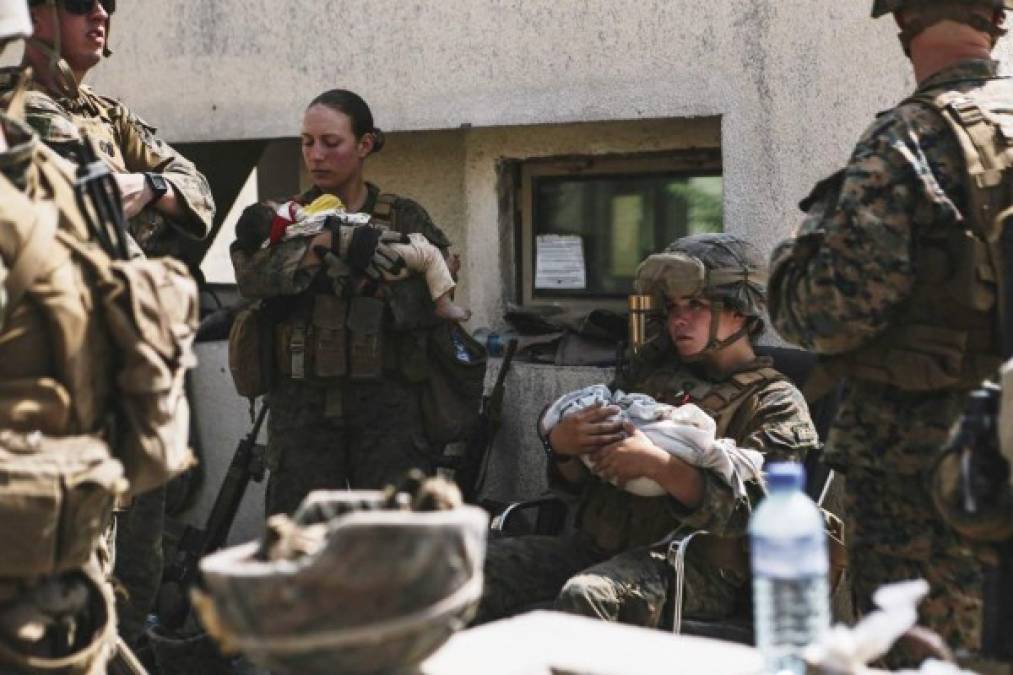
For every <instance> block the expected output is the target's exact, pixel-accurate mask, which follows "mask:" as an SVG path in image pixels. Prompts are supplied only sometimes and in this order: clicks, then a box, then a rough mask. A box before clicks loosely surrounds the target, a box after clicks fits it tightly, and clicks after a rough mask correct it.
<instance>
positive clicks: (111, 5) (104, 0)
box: [28, 0, 116, 16]
mask: <svg viewBox="0 0 1013 675" xmlns="http://www.w3.org/2000/svg"><path fill="white" fill-rule="evenodd" d="M96 2H97V3H98V4H100V5H102V9H104V10H105V11H106V14H112V13H113V12H115V11H116V0H57V4H58V5H60V6H61V7H63V9H64V11H66V12H70V13H71V14H78V15H80V16H84V15H86V14H91V12H92V10H94V9H95V3H96ZM28 4H30V5H41V4H43V0H32V1H31V2H29V3H28Z"/></svg>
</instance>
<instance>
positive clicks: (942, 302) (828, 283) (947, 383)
mask: <svg viewBox="0 0 1013 675" xmlns="http://www.w3.org/2000/svg"><path fill="white" fill-rule="evenodd" d="M1010 6H1013V5H1011V4H1010V2H1009V0H1005V2H1004V1H1003V0H964V1H960V2H958V1H948V2H943V1H929V0H925V1H923V2H905V1H904V0H877V1H876V2H875V5H874V8H873V16H874V17H878V16H880V15H882V14H885V13H887V12H890V11H892V12H894V17H895V18H896V20H897V23H898V25H899V26H900V27H901V30H902V32H901V34H900V38H901V41H902V43H903V46H904V48H905V52H906V53H908V54H909V55H910V57H911V60H912V63H913V66H914V70H915V75H916V78H917V80H918V88H917V91H916V92H915V95H914V96H913V97H911V98H908V99H906V100H905V101H903V102H902V103H901V104H900V105H898V106H897V107H896V108H894V109H892V110H889V111H887V112H884V113H882V114H880V115H879V116H878V117H877V118H876V120H875V121H874V122H873V123H872V125H871V126H870V127H869V128H868V129H867V130H866V132H865V133H864V134H863V136H862V138H861V139H860V140H859V142H858V145H857V146H856V147H855V150H854V152H853V153H852V156H851V159H850V161H849V162H848V165H847V166H846V167H845V169H843V170H842V171H841V172H839V173H838V174H836V175H835V176H834V177H833V178H831V179H828V180H826V181H823V182H822V183H820V184H819V185H817V188H816V190H814V192H813V194H812V195H811V196H810V197H809V198H807V199H806V200H805V201H803V203H802V208H803V210H805V211H806V212H807V215H806V218H805V219H804V221H803V222H802V225H801V226H800V227H799V229H798V231H797V233H796V235H795V238H793V239H790V240H788V241H786V242H784V243H782V244H781V245H779V246H778V247H777V248H776V249H775V251H774V254H773V259H772V264H771V283H770V296H769V300H770V307H771V318H772V320H773V322H774V325H775V326H776V327H777V329H778V330H779V331H780V333H781V334H782V335H783V336H784V337H785V338H787V339H788V340H791V341H792V342H796V343H798V344H800V345H802V346H804V347H807V348H809V349H812V350H814V351H817V352H819V353H821V354H824V355H825V357H824V359H823V369H822V373H821V377H820V378H818V379H822V380H823V382H824V383H830V382H832V381H833V380H834V379H836V378H838V377H841V376H846V377H847V380H848V385H849V386H848V392H847V396H846V399H845V400H844V402H843V404H842V406H841V408H840V410H839V412H838V416H837V419H836V420H835V423H834V426H833V429H832V431H831V433H830V437H829V440H828V453H827V461H828V462H830V463H832V464H835V465H836V466H838V467H840V468H842V469H843V470H844V471H845V472H846V473H847V489H848V493H849V494H848V498H847V501H848V505H849V514H848V520H849V524H850V526H851V527H852V528H853V532H852V536H851V539H850V555H851V563H850V569H851V570H852V572H853V582H854V591H855V596H856V603H857V606H858V608H859V609H860V610H861V611H869V610H871V609H872V606H871V602H872V600H871V596H872V592H873V591H874V590H875V589H876V588H877V587H879V586H881V585H883V584H885V583H888V582H892V581H899V580H903V579H910V578H913V577H924V578H925V579H927V580H928V581H929V583H930V585H931V589H932V590H931V593H930V596H929V597H928V599H927V600H926V601H925V602H924V603H923V604H922V605H921V607H920V620H921V622H922V623H923V624H925V625H927V626H929V627H930V628H932V629H934V630H935V631H937V632H939V633H940V634H941V635H942V637H943V638H944V639H945V640H946V641H947V642H949V643H950V644H951V645H954V646H956V647H962V648H966V649H977V648H978V647H979V642H980V631H981V610H982V573H981V570H980V565H979V560H978V559H977V557H976V552H975V551H973V550H972V549H971V548H969V547H968V546H967V545H965V544H964V543H962V542H961V541H960V540H959V538H958V537H957V536H955V535H954V534H953V533H952V532H951V531H950V530H949V529H948V528H947V527H946V526H945V524H944V523H943V522H942V521H941V519H940V518H939V515H938V514H937V513H936V511H935V509H934V508H933V504H932V500H931V497H930V494H929V490H928V487H927V476H926V472H927V469H928V468H929V466H930V464H931V463H932V461H933V459H934V457H935V456H936V454H937V453H938V451H939V449H940V447H942V445H943V444H944V443H945V441H946V438H947V433H948V430H949V428H950V427H951V425H952V424H953V423H954V421H955V420H956V419H957V418H958V417H959V415H960V413H961V411H962V409H963V406H964V401H965V399H966V397H967V392H968V391H969V390H970V389H973V388H975V387H977V386H978V385H979V384H980V382H981V381H982V380H983V379H984V378H986V377H989V376H991V375H992V374H993V373H994V372H995V369H996V368H997V366H998V364H999V334H998V330H997V328H996V314H997V311H996V303H995V298H996V280H997V279H999V278H1000V274H1001V273H1000V272H999V271H998V270H997V269H996V267H995V265H994V262H990V256H989V246H990V245H991V244H990V243H989V242H994V241H996V240H997V238H996V237H993V236H992V235H990V234H988V229H989V228H990V227H991V226H992V219H994V217H995V215H996V214H998V213H999V212H1000V211H1002V210H1003V208H1004V207H1003V205H1002V202H1004V201H1005V204H1006V206H1008V205H1009V199H1010V195H1009V185H1010V183H1011V176H1010V173H1009V171H1008V170H1007V171H1004V170H1003V161H1002V160H1001V158H1002V157H1003V153H1004V152H1005V154H1006V155H1008V154H1009V150H1008V147H1009V144H1010V142H1011V138H1010V136H1009V135H1008V134H1009V129H1010V128H1011V126H1010V125H1011V124H1013V116H1011V114H1010V111H1011V110H1013V86H1011V85H1010V83H1009V82H1008V80H1005V79H1002V78H999V77H997V74H996V68H997V65H996V62H994V61H992V60H991V56H990V53H991V51H992V49H993V47H994V45H995V42H996V40H997V38H998V37H999V36H1001V35H1002V34H1003V33H1004V32H1005V31H1004V30H1003V29H1002V28H1001V24H1002V21H1003V19H1004V8H1007V7H1010ZM979 154H980V156H981V157H979ZM981 158H984V159H981ZM1008 164H1009V162H1008V160H1006V166H1008ZM1002 191H1005V196H1003V194H1001V192H1002ZM989 214H990V215H989ZM991 260H992V261H994V260H995V258H994V257H993V258H991ZM814 377H815V376H814ZM807 393H808V392H807ZM814 393H816V392H814ZM912 659H913V655H911V654H908V653H905V652H904V651H902V650H898V651H896V652H895V653H894V654H893V655H892V657H891V659H890V661H891V662H892V663H893V664H895V665H900V664H904V663H908V662H910V661H911V660H912Z"/></svg>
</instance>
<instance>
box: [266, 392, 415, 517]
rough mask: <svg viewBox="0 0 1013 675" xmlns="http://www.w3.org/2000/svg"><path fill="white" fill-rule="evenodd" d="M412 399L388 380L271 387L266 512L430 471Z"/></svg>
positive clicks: (282, 510)
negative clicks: (322, 493) (324, 493)
mask: <svg viewBox="0 0 1013 675" xmlns="http://www.w3.org/2000/svg"><path fill="white" fill-rule="evenodd" d="M419 396H420V394H419V388H418V387H416V386H413V385H411V384H408V383H406V382H402V381H401V380H398V379H395V378H391V377H385V378H383V379H381V380H376V381H357V382H345V383H342V384H338V385H334V386H332V387H329V388H328V387H317V386H313V385H309V384H306V383H304V382H297V381H295V380H291V379H283V380H282V381H281V382H279V383H278V384H277V385H276V386H275V387H274V388H273V389H272V391H271V393H270V395H269V404H270V406H271V413H270V416H269V419H268V447H267V464H268V469H269V470H270V477H269V478H268V482H267V503H266V509H267V514H268V515H271V514H275V513H292V512H293V511H294V510H295V509H296V507H298V506H299V503H300V502H301V501H302V500H303V498H304V497H305V496H306V495H307V494H308V493H309V492H311V491H313V490H339V489H344V488H347V487H351V488H353V489H378V488H382V487H384V486H385V485H386V484H387V483H390V482H393V481H396V480H398V479H399V478H400V477H401V476H403V475H404V474H405V472H407V471H409V470H410V469H412V468H419V469H422V470H423V471H425V472H427V473H429V472H431V470H432V468H433V461H434V459H435V457H434V453H433V451H432V450H431V449H430V446H429V443H428V441H427V440H426V436H425V431H424V428H423V424H422V410H421V407H420V401H419Z"/></svg>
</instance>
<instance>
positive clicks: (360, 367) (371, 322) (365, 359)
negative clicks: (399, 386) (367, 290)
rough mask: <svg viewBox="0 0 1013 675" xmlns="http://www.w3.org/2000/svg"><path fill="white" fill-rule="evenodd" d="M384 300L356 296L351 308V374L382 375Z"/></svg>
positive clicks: (363, 377) (371, 377) (357, 376)
mask: <svg viewBox="0 0 1013 675" xmlns="http://www.w3.org/2000/svg"><path fill="white" fill-rule="evenodd" d="M383 309H384V303H383V301H382V300H378V299H376V298H371V297H367V296H364V295H359V296H355V297H354V298H352V300H351V302H350V303H349V308H348V331H349V340H348V375H349V377H351V378H352V379H358V380H375V379H378V378H379V377H380V376H381V375H383Z"/></svg>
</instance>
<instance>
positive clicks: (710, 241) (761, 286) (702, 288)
mask: <svg viewBox="0 0 1013 675" xmlns="http://www.w3.org/2000/svg"><path fill="white" fill-rule="evenodd" d="M636 286H637V290H638V291H639V292H640V293H644V294H656V293H660V294H663V295H664V296H666V297H668V298H677V297H693V296H701V297H704V298H707V299H709V300H720V301H723V302H724V303H725V304H727V305H728V307H730V308H731V309H734V310H736V311H740V312H742V313H743V314H745V315H746V316H753V317H758V316H762V314H763V310H764V308H765V307H766V292H767V268H766V263H765V262H764V260H763V258H762V257H761V256H760V254H759V251H758V250H757V249H756V247H755V246H753V245H752V244H750V243H749V242H747V241H745V240H743V239H740V238H739V237H736V236H734V235H731V234H726V233H720V234H696V235H691V236H688V237H683V238H681V239H677V240H676V241H674V242H673V243H672V244H670V245H669V246H668V248H666V249H665V250H664V251H663V252H662V253H657V254H655V255H652V256H649V257H648V258H647V259H646V260H644V262H642V263H641V264H640V267H638V268H637V276H636Z"/></svg>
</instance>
